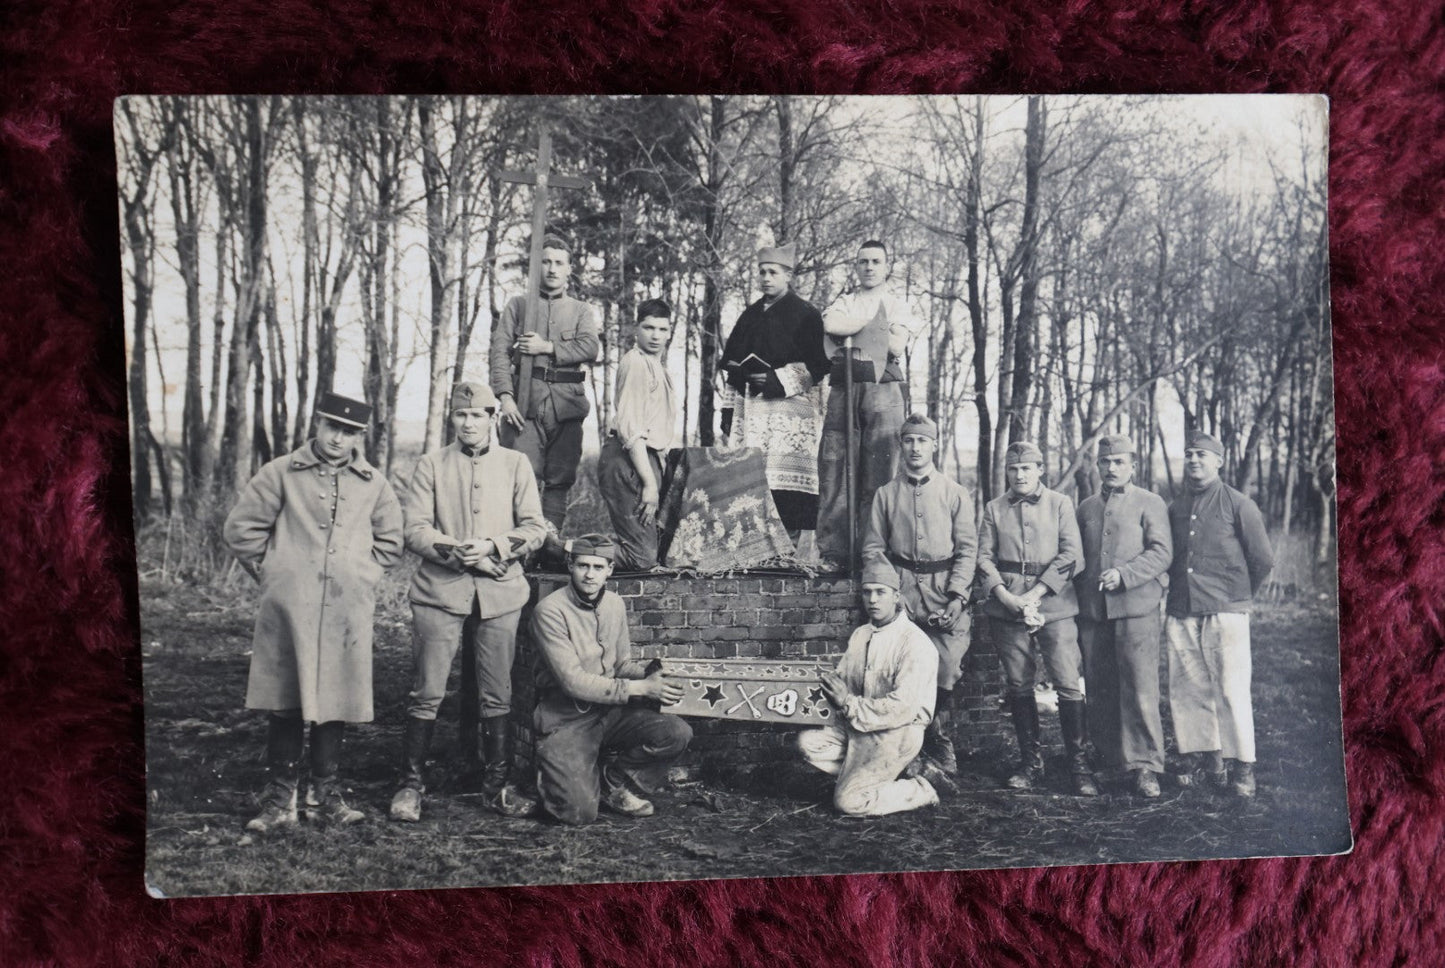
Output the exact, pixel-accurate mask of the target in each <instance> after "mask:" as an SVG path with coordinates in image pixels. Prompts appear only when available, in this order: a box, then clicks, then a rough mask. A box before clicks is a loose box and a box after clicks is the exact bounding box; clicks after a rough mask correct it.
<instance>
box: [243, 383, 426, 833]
mask: <svg viewBox="0 0 1445 968" xmlns="http://www.w3.org/2000/svg"><path fill="white" fill-rule="evenodd" d="M370 419H371V407H369V406H368V405H367V404H365V403H362V402H361V401H359V400H353V399H350V398H348V397H343V396H341V395H340V394H337V393H326V394H323V395H322V397H321V401H320V402H319V403H318V404H317V406H316V436H314V437H313V438H312V439H310V440H308V441H307V442H306V443H304V444H302V445H301V447H300V448H299V449H297V450H295V451H293V452H292V453H290V454H287V455H286V456H284V457H278V458H277V459H276V460H273V461H271V462H270V463H269V464H267V465H266V466H265V467H263V468H261V470H260V472H258V473H257V474H256V476H255V477H253V478H252V479H251V481H250V483H248V484H247V485H246V487H245V488H244V489H243V490H242V492H241V496H240V499H239V500H238V501H237V502H236V506H235V507H234V508H232V509H231V513H230V514H229V515H227V516H226V523H225V527H224V529H223V534H224V536H225V539H226V544H227V545H228V546H229V547H230V549H231V551H232V553H233V554H235V556H236V558H237V559H238V560H239V561H240V562H241V565H242V567H244V568H245V569H246V571H247V572H249V573H250V574H251V576H252V577H253V578H255V579H256V580H257V581H258V582H259V583H260V585H261V596H260V601H259V603H258V608H257V613H256V634H255V638H254V640H253V645H252V650H251V671H250V679H249V682H248V684H247V687H246V708H248V709H264V710H267V712H268V713H269V714H270V715H269V716H268V718H267V724H266V771H267V784H266V788H265V791H264V793H263V794H262V797H261V812H260V813H259V814H258V815H257V816H256V817H255V818H253V819H252V820H251V821H250V822H249V823H248V824H247V825H246V829H247V830H249V831H252V832H254V833H262V834H264V833H267V832H269V831H272V830H274V829H277V828H279V827H285V826H290V825H292V824H295V823H296V819H297V813H296V801H297V788H298V785H299V782H300V775H299V771H300V760H301V752H302V746H303V745H304V742H305V729H306V723H308V722H309V723H311V757H310V759H311V785H310V789H309V791H308V793H307V798H306V799H307V806H308V808H309V812H310V815H311V817H312V818H313V819H320V820H324V821H329V822H333V823H355V822H356V821H358V820H361V819H362V814H361V812H360V811H358V810H353V809H352V808H351V807H349V806H348V805H347V803H346V800H345V798H344V797H343V796H342V789H341V783H340V781H339V780H338V778H337V771H338V769H339V765H340V759H341V741H342V734H343V732H344V731H345V728H346V724H347V723H349V722H350V723H369V722H371V719H372V705H371V703H372V692H371V638H372V623H373V621H374V618H375V613H376V585H377V583H378V582H379V581H380V580H381V576H382V574H383V573H384V572H385V570H386V569H387V568H390V567H391V566H392V565H394V564H396V562H397V561H399V560H400V559H401V555H402V515H401V507H400V505H399V504H398V503H397V499H396V493H395V492H394V491H392V489H391V485H390V484H388V483H387V481H386V475H385V474H383V473H381V471H379V470H377V469H376V468H374V467H372V466H371V465H370V464H369V463H367V460H366V458H365V457H363V456H362V454H361V441H362V435H363V433H364V432H365V430H366V426H367V423H368V422H369V421H370Z"/></svg>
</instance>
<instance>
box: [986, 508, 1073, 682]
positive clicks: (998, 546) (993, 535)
mask: <svg viewBox="0 0 1445 968" xmlns="http://www.w3.org/2000/svg"><path fill="white" fill-rule="evenodd" d="M1080 552H1081V548H1080V541H1079V524H1078V521H1077V519H1076V518H1075V517H1074V508H1073V505H1072V504H1071V503H1070V501H1069V499H1068V498H1067V497H1065V496H1064V495H1062V494H1060V493H1059V492H1057V491H1051V490H1049V489H1048V488H1046V487H1044V486H1043V485H1042V484H1040V485H1039V486H1038V489H1037V490H1036V491H1034V493H1033V494H1029V495H1025V496H1023V497H1016V496H1015V495H1014V494H1012V493H1011V492H1010V493H1005V494H1003V495H1001V496H999V497H996V498H994V499H993V500H992V501H989V502H988V504H986V505H985V506H984V510H983V521H982V522H981V524H980V525H979V529H978V586H979V592H980V594H981V595H982V596H983V599H984V606H983V611H984V614H985V615H987V616H988V617H989V619H990V620H991V622H992V628H993V630H994V633H995V635H996V636H997V637H998V641H999V656H1000V658H1001V659H1002V661H1003V665H1004V672H1005V674H1006V676H1007V678H1008V689H1009V693H1010V694H1012V695H1032V694H1033V689H1034V676H1035V666H1034V658H1033V649H1032V647H1031V644H1030V642H1029V632H1028V629H1027V627H1026V626H1025V625H1024V620H1023V617H1022V616H1021V615H1016V614H1014V613H1013V612H1011V611H1009V610H1008V609H1007V608H1005V607H1004V605H1003V603H1002V602H1000V601H999V600H998V599H996V598H994V597H993V590H994V589H995V588H997V587H998V586H999V585H1003V586H1004V587H1005V588H1006V589H1008V590H1009V591H1010V592H1012V593H1014V594H1015V595H1022V594H1023V593H1024V592H1027V591H1029V590H1030V589H1032V588H1033V587H1034V586H1035V585H1040V584H1041V585H1043V586H1044V587H1045V588H1047V589H1049V594H1046V595H1045V596H1044V597H1043V599H1042V601H1040V603H1039V611H1040V613H1041V614H1042V615H1043V618H1044V623H1045V624H1044V627H1043V628H1041V629H1039V630H1038V632H1037V633H1035V634H1036V635H1037V637H1038V640H1039V645H1040V647H1041V650H1042V652H1043V656H1044V663H1045V665H1046V666H1047V668H1048V670H1049V676H1050V678H1051V679H1052V680H1053V683H1054V686H1055V688H1057V689H1058V693H1059V698H1060V699H1066V700H1075V699H1080V698H1082V697H1083V692H1082V691H1081V690H1080V689H1079V678H1080V676H1081V674H1082V671H1083V661H1082V658H1081V657H1080V654H1079V639H1078V629H1077V627H1076V626H1075V624H1074V616H1075V615H1077V614H1078V613H1079V602H1078V598H1077V597H1076V596H1075V594H1074V585H1073V577H1074V572H1075V571H1076V570H1077V569H1078V566H1079V555H1080Z"/></svg>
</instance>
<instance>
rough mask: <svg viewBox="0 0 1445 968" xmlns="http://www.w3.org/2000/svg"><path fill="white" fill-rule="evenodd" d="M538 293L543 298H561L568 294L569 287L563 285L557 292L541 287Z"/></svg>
mask: <svg viewBox="0 0 1445 968" xmlns="http://www.w3.org/2000/svg"><path fill="white" fill-rule="evenodd" d="M537 295H538V296H539V297H540V298H542V299H554V300H555V299H561V298H562V297H563V296H565V295H567V287H566V286H563V287H562V288H561V289H558V290H557V291H555V292H548V291H547V290H545V289H539V290H537Z"/></svg>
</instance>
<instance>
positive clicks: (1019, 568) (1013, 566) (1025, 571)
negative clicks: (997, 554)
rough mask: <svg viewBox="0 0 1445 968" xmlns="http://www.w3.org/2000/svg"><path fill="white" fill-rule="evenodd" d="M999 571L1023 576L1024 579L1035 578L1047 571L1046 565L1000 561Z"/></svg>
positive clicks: (1030, 562)
mask: <svg viewBox="0 0 1445 968" xmlns="http://www.w3.org/2000/svg"><path fill="white" fill-rule="evenodd" d="M998 570H999V571H1007V572H1010V573H1011V574H1015V575H1023V576H1024V577H1025V578H1037V577H1038V576H1040V575H1042V574H1043V573H1044V572H1046V571H1048V570H1049V566H1048V565H1039V564H1035V563H1034V562H1032V561H1000V562H998Z"/></svg>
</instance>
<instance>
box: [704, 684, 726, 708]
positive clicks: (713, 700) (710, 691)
mask: <svg viewBox="0 0 1445 968" xmlns="http://www.w3.org/2000/svg"><path fill="white" fill-rule="evenodd" d="M702 698H703V699H704V700H705V701H706V702H707V704H708V706H709V707H711V706H716V705H717V704H718V703H720V702H722V701H723V699H724V698H726V697H724V696H723V691H722V690H721V689H719V688H718V687H717V686H716V685H711V686H708V687H707V690H706V691H705V692H704V693H703V694H702Z"/></svg>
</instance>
